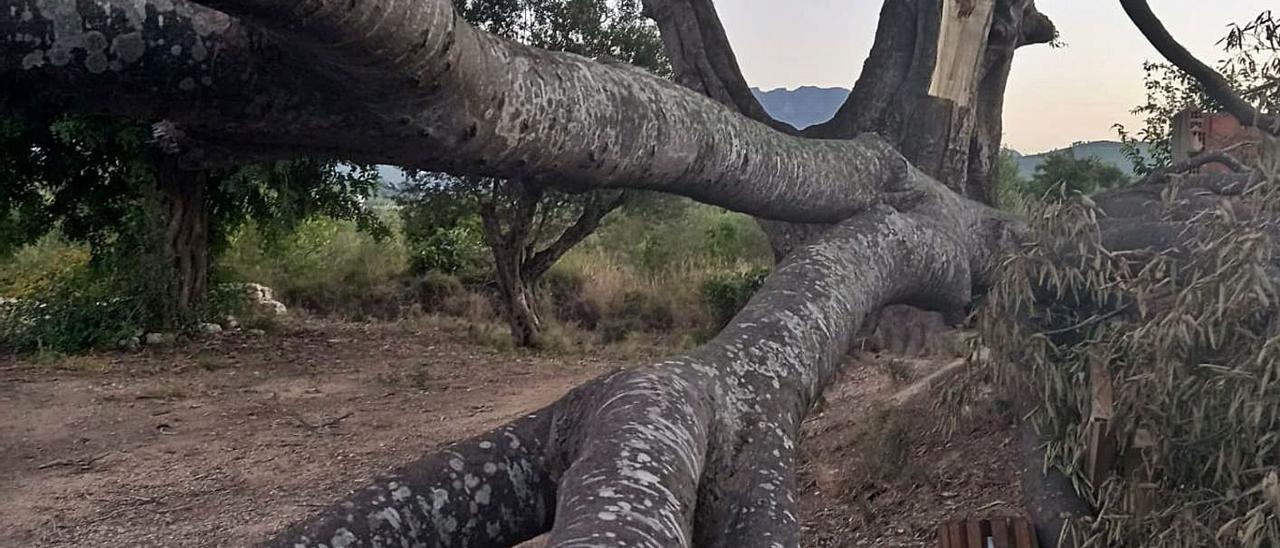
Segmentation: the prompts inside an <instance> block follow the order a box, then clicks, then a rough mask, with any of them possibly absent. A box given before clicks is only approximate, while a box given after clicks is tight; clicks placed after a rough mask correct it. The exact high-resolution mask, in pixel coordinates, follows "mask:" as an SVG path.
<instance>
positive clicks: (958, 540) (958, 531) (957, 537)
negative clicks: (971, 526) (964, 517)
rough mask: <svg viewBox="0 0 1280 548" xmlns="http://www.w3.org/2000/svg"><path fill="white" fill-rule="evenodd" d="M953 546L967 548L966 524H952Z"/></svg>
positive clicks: (958, 522)
mask: <svg viewBox="0 0 1280 548" xmlns="http://www.w3.org/2000/svg"><path fill="white" fill-rule="evenodd" d="M950 533H951V546H952V547H953V548H966V547H965V545H964V522H960V521H953V522H951V531H950Z"/></svg>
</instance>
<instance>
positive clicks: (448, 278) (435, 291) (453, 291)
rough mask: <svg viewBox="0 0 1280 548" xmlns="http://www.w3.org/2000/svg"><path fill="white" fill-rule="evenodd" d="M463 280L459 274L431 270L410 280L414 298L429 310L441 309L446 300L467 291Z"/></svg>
mask: <svg viewBox="0 0 1280 548" xmlns="http://www.w3.org/2000/svg"><path fill="white" fill-rule="evenodd" d="M466 290H467V288H465V287H463V285H462V281H461V280H459V279H458V277H457V276H453V275H450V274H445V273H443V272H439V271H435V270H432V271H429V272H427V273H425V274H422V275H421V276H418V277H416V278H414V279H413V281H412V282H410V292H411V294H412V296H413V298H414V299H415V300H416V301H417V302H418V304H421V305H422V308H423V309H424V310H426V311H428V312H436V311H439V310H440V309H441V307H442V306H443V305H444V303H445V302H446V301H448V300H449V299H451V298H454V297H457V296H458V295H461V294H463V293H465V292H466Z"/></svg>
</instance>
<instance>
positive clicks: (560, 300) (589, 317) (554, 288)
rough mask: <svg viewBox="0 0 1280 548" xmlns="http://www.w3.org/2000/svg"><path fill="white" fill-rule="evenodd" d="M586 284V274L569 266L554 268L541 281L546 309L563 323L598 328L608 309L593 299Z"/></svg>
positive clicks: (542, 296)
mask: <svg viewBox="0 0 1280 548" xmlns="http://www.w3.org/2000/svg"><path fill="white" fill-rule="evenodd" d="M586 285H587V280H586V278H585V277H584V275H583V274H581V273H579V272H576V271H573V270H570V269H568V268H562V267H559V268H552V269H551V270H550V271H548V272H547V273H546V274H544V275H543V276H542V279H541V280H540V283H539V291H538V293H539V295H540V298H541V300H542V306H543V308H544V309H549V310H550V311H551V315H552V316H554V317H555V318H556V319H557V320H560V321H562V322H566V323H571V324H575V325H577V326H578V327H581V328H584V329H595V328H597V327H598V326H599V325H600V320H601V318H603V317H604V315H605V311H604V308H603V307H602V305H601V303H599V302H597V301H595V300H593V299H591V296H590V295H589V294H588V293H587V291H586Z"/></svg>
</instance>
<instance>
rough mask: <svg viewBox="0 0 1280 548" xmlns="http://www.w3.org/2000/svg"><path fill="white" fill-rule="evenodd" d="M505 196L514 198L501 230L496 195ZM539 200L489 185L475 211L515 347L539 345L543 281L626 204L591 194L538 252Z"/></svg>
mask: <svg viewBox="0 0 1280 548" xmlns="http://www.w3.org/2000/svg"><path fill="white" fill-rule="evenodd" d="M505 193H511V194H513V195H514V197H513V199H511V202H512V203H511V206H510V212H509V218H508V219H506V226H505V227H504V226H503V218H502V217H503V214H502V213H500V212H499V207H498V206H497V204H496V203H495V202H496V201H497V200H498V199H500V196H499V195H500V194H505ZM544 196H545V191H544V190H543V189H542V187H540V186H537V185H532V184H525V183H521V182H516V181H512V182H507V183H500V182H497V181H494V182H493V185H492V189H491V191H490V193H489V198H488V199H486V200H484V201H483V203H482V204H481V207H480V219H481V221H482V222H483V225H484V236H485V241H486V243H488V244H489V249H490V250H491V251H492V253H493V266H494V275H495V279H496V281H497V285H498V296H499V298H500V299H501V300H502V306H503V312H504V314H505V315H506V318H507V325H508V326H509V327H510V329H511V340H512V342H513V343H514V344H515V345H516V346H519V347H530V346H538V345H539V344H541V342H540V334H541V333H542V328H543V321H542V316H541V311H540V310H539V308H540V305H541V303H540V301H539V300H538V298H537V294H536V291H537V287H538V281H539V280H541V279H542V275H543V274H546V273H547V270H549V269H551V267H552V266H553V265H555V263H556V261H559V260H560V257H563V256H564V254H565V253H568V252H569V250H570V249H573V247H574V246H576V245H578V243H580V242H582V240H584V239H586V237H587V236H590V235H591V233H593V232H595V231H596V228H599V226H600V222H601V221H602V220H604V217H605V216H606V215H608V214H609V213H610V212H612V211H613V210H615V209H617V208H619V207H621V206H622V204H623V202H624V201H625V199H626V198H625V195H624V193H622V192H616V191H613V192H611V191H596V192H592V193H591V194H590V195H589V196H588V197H587V198H586V199H585V201H584V203H583V204H582V211H581V212H580V213H579V214H578V218H577V219H576V220H575V221H574V222H573V224H571V225H569V226H568V227H566V228H565V229H564V230H563V231H562V232H560V234H559V235H558V236H556V238H555V239H554V240H552V241H551V242H550V243H548V244H546V246H545V247H543V248H542V249H538V246H539V241H540V240H541V239H542V238H541V236H542V235H541V234H539V233H538V232H540V228H541V227H540V226H537V225H538V223H537V222H536V220H537V216H538V214H539V208H540V207H541V206H542V202H543V197H544ZM546 214H547V213H546V212H543V215H546Z"/></svg>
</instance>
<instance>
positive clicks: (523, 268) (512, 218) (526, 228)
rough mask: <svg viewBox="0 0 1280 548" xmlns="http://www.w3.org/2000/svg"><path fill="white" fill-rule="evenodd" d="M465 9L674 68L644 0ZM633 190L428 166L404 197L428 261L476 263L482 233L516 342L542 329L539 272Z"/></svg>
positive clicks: (475, 2)
mask: <svg viewBox="0 0 1280 548" xmlns="http://www.w3.org/2000/svg"><path fill="white" fill-rule="evenodd" d="M455 5H457V6H458V9H459V11H460V12H461V14H462V16H463V17H464V18H466V19H467V20H468V21H469V22H471V23H472V24H474V25H476V26H478V27H480V28H483V29H486V30H488V31H489V32H493V33H495V34H498V35H500V36H504V37H507V38H512V39H515V40H518V41H521V42H524V43H527V44H530V45H533V46H537V47H541V48H545V49H550V50H557V51H566V52H570V53H576V54H578V55H583V56H586V57H594V58H599V59H603V60H607V61H608V62H625V63H630V64H632V65H634V66H637V67H641V68H644V69H647V70H649V71H650V72H653V73H655V74H658V75H663V76H665V75H668V74H669V72H670V70H669V67H668V64H667V61H666V57H665V56H664V54H663V49H662V41H661V39H660V38H659V36H658V32H657V29H656V27H654V25H653V24H652V23H651V22H649V21H648V20H647V19H645V18H644V17H642V16H641V14H640V5H639V3H638V2H636V1H635V0H621V1H618V2H609V1H606V0H459V1H457V2H455ZM626 199H627V195H625V194H623V193H621V192H615V191H594V192H585V193H581V194H572V193H566V192H564V191H561V190H556V189H551V188H546V187H543V186H540V185H536V184H532V183H529V182H526V181H511V180H501V179H492V178H457V177H451V176H448V175H444V174H439V173H422V174H418V175H417V176H415V177H413V178H412V179H411V183H410V184H409V185H408V188H406V189H405V193H404V196H403V197H402V199H401V204H402V205H403V206H404V207H403V208H402V210H401V211H402V216H403V218H404V222H405V223H404V224H405V230H406V236H407V238H408V239H409V241H410V243H411V244H412V246H413V257H414V262H415V265H416V266H417V267H418V268H420V269H438V270H443V271H457V270H461V269H465V268H468V267H473V266H476V264H477V263H478V261H477V259H476V257H475V254H474V253H473V250H474V242H475V241H476V240H477V238H476V235H477V234H479V235H482V237H483V242H484V245H485V246H486V247H488V248H489V251H490V254H491V255H492V265H493V274H494V278H495V281H496V282H497V283H496V285H497V288H498V293H499V299H500V302H501V306H502V309H503V310H504V312H505V315H506V318H507V322H508V324H509V326H510V328H511V336H512V340H513V341H514V342H515V344H516V345H517V346H535V345H537V344H538V337H539V333H540V331H541V330H542V324H543V321H542V318H541V315H540V313H539V310H538V308H539V307H538V301H539V299H538V298H537V295H536V288H537V285H538V280H539V278H541V277H542V275H543V274H545V273H546V272H547V270H548V269H549V268H550V267H551V266H552V265H553V264H555V262H556V261H557V260H559V258H560V257H562V256H563V255H564V254H565V253H566V252H567V251H569V249H571V248H572V247H573V246H574V245H576V244H578V243H579V242H581V241H582V240H583V239H584V238H586V237H587V236H589V235H590V234H591V233H592V232H594V231H595V229H596V228H597V227H598V226H599V225H600V222H601V220H602V219H604V217H605V216H606V215H608V214H609V213H610V212H611V211H613V210H614V209H617V208H618V207H619V206H621V205H622V204H623V203H624V202H625V201H626Z"/></svg>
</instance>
